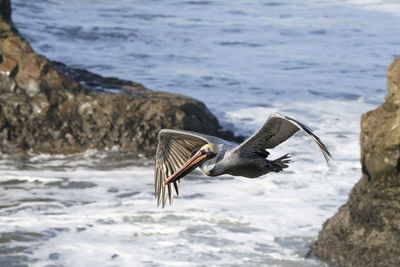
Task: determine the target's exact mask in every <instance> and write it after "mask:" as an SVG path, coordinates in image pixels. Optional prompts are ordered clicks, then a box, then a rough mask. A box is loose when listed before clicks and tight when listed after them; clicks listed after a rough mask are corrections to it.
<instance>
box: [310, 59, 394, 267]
mask: <svg viewBox="0 0 400 267" xmlns="http://www.w3.org/2000/svg"><path fill="white" fill-rule="evenodd" d="M387 78H388V90H389V94H387V95H386V98H385V103H384V104H382V105H381V106H379V107H378V108H377V109H376V110H373V111H369V112H367V113H365V114H363V116H362V120H361V138H360V142H361V164H362V178H361V179H360V181H359V182H358V183H357V184H356V185H355V186H354V188H353V189H352V191H351V193H350V196H349V200H348V201H347V203H346V204H345V205H343V206H342V207H341V208H340V209H339V211H338V212H337V213H336V214H335V215H334V216H333V217H332V218H330V219H329V220H327V221H326V222H325V223H324V225H323V229H322V230H321V232H320V233H319V235H318V240H317V241H316V242H315V243H314V244H313V246H312V251H311V254H312V255H316V256H317V257H320V258H321V259H323V260H325V261H327V262H328V263H330V265H332V266H400V57H398V58H397V59H396V60H395V61H394V62H393V63H392V64H391V65H390V66H389V69H388V72H387Z"/></svg>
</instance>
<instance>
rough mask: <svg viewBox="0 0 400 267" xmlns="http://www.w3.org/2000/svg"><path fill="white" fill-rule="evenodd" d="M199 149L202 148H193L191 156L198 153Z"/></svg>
mask: <svg viewBox="0 0 400 267" xmlns="http://www.w3.org/2000/svg"><path fill="white" fill-rule="evenodd" d="M199 149H200V148H196V149H195V150H193V151H192V153H190V157H189V158H191V157H193V156H194V155H195V154H196V153H197V151H199Z"/></svg>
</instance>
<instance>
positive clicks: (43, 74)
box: [0, 0, 234, 156]
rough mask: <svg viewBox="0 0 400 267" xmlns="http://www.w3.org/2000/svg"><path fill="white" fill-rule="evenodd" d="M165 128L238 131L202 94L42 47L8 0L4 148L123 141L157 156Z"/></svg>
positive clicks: (2, 25)
mask: <svg viewBox="0 0 400 267" xmlns="http://www.w3.org/2000/svg"><path fill="white" fill-rule="evenodd" d="M71 77H72V78H75V79H76V80H74V79H72V78H71ZM104 88H107V89H115V90H116V91H121V92H122V93H108V92H106V91H105V90H103V89H104ZM93 90H96V91H93ZM162 128H179V129H186V130H192V131H198V132H203V133H207V134H211V135H219V136H221V135H222V137H225V138H227V139H234V136H233V134H232V133H230V132H222V131H220V126H219V124H218V121H217V119H216V118H215V116H214V115H213V114H211V112H210V111H209V110H208V109H207V107H206V106H205V105H204V104H203V103H201V102H199V101H197V100H194V99H192V98H189V97H185V96H182V95H177V94H170V93H163V92H154V91H151V90H149V89H147V88H145V87H144V86H142V85H140V84H138V83H135V82H131V81H122V80H119V79H115V78H104V77H101V76H99V75H96V74H93V73H90V72H87V71H84V70H78V69H71V68H68V67H67V66H65V65H63V64H61V63H56V62H51V61H49V60H48V59H46V58H45V57H43V56H41V55H38V54H36V53H35V52H34V51H33V50H32V48H31V47H30V45H29V44H28V42H27V41H25V40H24V39H23V38H22V37H21V36H20V35H19V34H18V32H17V30H16V29H15V28H14V27H13V26H12V25H11V9H10V1H9V0H0V152H2V153H11V154H15V155H18V156H29V155H31V154H32V153H50V154H54V153H57V154H58V153H63V154H65V153H75V152H81V151H84V150H86V149H89V148H95V149H99V150H103V149H109V148H112V147H115V146H117V147H119V149H121V150H123V151H132V152H136V153H142V154H145V155H148V156H151V155H153V153H154V151H155V148H156V137H157V134H158V131H159V130H160V129H162Z"/></svg>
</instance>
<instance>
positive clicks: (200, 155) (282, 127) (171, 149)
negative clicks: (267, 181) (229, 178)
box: [154, 113, 332, 207]
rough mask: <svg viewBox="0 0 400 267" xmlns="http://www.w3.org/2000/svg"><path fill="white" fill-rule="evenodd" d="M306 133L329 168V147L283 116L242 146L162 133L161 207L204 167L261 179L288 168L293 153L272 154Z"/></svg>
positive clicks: (271, 119)
mask: <svg viewBox="0 0 400 267" xmlns="http://www.w3.org/2000/svg"><path fill="white" fill-rule="evenodd" d="M299 130H301V131H303V132H305V133H306V134H307V135H308V136H309V137H310V138H311V139H312V140H313V141H314V143H315V144H317V145H318V147H319V149H320V150H321V152H322V155H323V156H324V158H325V160H326V162H327V164H328V166H329V165H330V159H331V158H332V156H331V154H330V152H329V151H328V148H327V147H326V146H325V145H324V144H323V143H322V141H321V140H320V139H319V138H318V137H317V136H316V135H315V134H314V133H313V132H312V131H311V130H310V128H308V127H307V126H306V125H304V124H302V123H300V122H298V121H296V120H294V119H292V118H290V117H288V116H285V115H283V114H280V113H272V114H271V115H270V116H269V118H268V120H267V121H266V122H265V123H264V125H263V126H262V127H261V128H260V129H259V130H258V131H257V132H256V133H254V134H253V135H252V136H250V137H249V138H248V139H247V140H245V141H244V142H243V143H241V144H236V143H232V142H229V141H226V140H224V139H221V138H219V137H215V136H210V135H205V134H200V133H195V132H190V131H184V130H170V129H163V130H161V131H160V132H159V134H158V146H157V152H156V169H155V177H154V184H155V195H156V198H157V205H158V206H159V205H160V204H161V203H162V207H164V206H165V204H166V202H167V192H166V190H168V198H169V203H170V204H171V203H172V199H173V192H172V185H173V186H174V188H175V191H176V194H177V195H179V182H180V179H181V178H183V177H184V176H185V175H187V174H188V173H190V172H191V171H193V170H194V169H195V168H197V167H200V169H201V170H202V172H203V173H204V174H205V175H208V176H219V175H223V174H230V175H233V176H243V177H246V178H257V177H260V176H262V175H265V174H267V173H269V172H271V171H273V172H280V171H282V170H283V169H285V168H287V167H288V164H289V162H290V156H289V154H286V155H283V156H282V157H280V158H278V159H275V160H268V159H267V157H268V155H269V152H268V151H267V149H272V148H274V147H276V146H278V145H279V144H281V143H282V142H284V141H286V140H287V139H288V138H290V137H291V136H292V135H293V134H295V133H296V132H297V131H299Z"/></svg>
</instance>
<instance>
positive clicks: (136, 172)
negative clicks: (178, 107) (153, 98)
mask: <svg viewBox="0 0 400 267" xmlns="http://www.w3.org/2000/svg"><path fill="white" fill-rule="evenodd" d="M12 11H13V13H12V18H13V21H14V23H15V25H16V27H17V28H18V29H19V31H20V33H21V34H22V36H23V37H24V38H26V39H27V40H28V41H29V42H30V44H31V45H32V47H33V49H34V50H35V51H36V52H37V53H39V54H43V55H45V56H46V57H48V58H49V59H51V60H54V61H59V62H63V63H65V64H67V65H68V66H71V67H74V68H81V69H86V70H89V71H91V72H94V73H97V74H100V75H103V76H107V77H117V78H121V79H128V80H133V81H136V82H139V83H142V84H143V85H145V86H146V87H148V88H150V89H152V90H156V91H166V92H172V93H179V94H184V95H187V96H191V97H193V98H196V99H199V100H201V101H203V102H204V103H205V104H206V105H207V107H208V108H209V109H210V110H211V111H212V112H213V113H214V114H215V115H216V116H217V118H218V119H219V121H220V123H221V125H222V126H223V127H224V128H225V129H229V130H232V131H234V132H235V133H236V134H238V135H243V136H246V137H248V136H250V135H251V134H252V133H254V132H255V131H256V130H257V129H258V128H259V127H260V126H261V125H262V124H263V123H264V122H265V121H266V119H267V118H268V116H269V114H270V113H272V112H280V113H283V114H286V115H288V116H291V117H293V118H295V119H297V120H299V121H301V122H303V123H304V124H306V125H308V126H309V127H310V128H311V129H312V130H313V131H314V132H315V134H317V135H318V136H319V137H320V138H321V139H322V141H323V142H324V143H325V144H326V145H327V146H328V147H329V149H330V151H331V153H332V155H333V158H334V162H333V165H332V166H331V167H328V166H327V165H326V163H325V161H324V158H323V156H322V154H321V153H320V151H319V150H318V148H317V146H316V145H314V144H313V143H312V141H311V140H310V138H308V137H307V136H305V135H304V134H301V133H297V134H296V135H294V136H293V137H292V138H291V139H289V140H288V141H286V142H285V143H283V144H282V145H280V146H279V147H277V148H276V149H274V150H271V151H270V152H271V155H270V158H272V159H273V158H277V157H279V156H282V155H283V154H285V153H290V154H291V155H292V162H291V164H290V167H289V168H288V169H286V170H284V171H283V172H280V173H270V174H267V175H265V176H262V177H260V178H258V179H245V178H242V177H232V176H229V175H223V176H221V177H212V178H210V177H207V176H205V175H203V174H202V173H201V172H200V171H195V172H193V173H192V174H191V175H188V176H187V177H185V178H184V179H183V180H182V182H181V194H180V196H179V197H176V198H174V201H173V204H172V205H171V206H170V205H167V206H166V207H165V208H164V209H162V208H161V207H157V205H156V200H155V198H154V185H153V175H154V159H152V158H145V157H143V156H139V157H138V156H135V155H131V154H130V153H122V152H120V151H118V148H114V149H110V150H109V151H103V152H101V151H96V150H89V151H86V152H84V153H80V154H74V155H68V156H65V155H45V154H40V155H35V156H33V157H32V158H30V159H29V160H16V159H14V158H13V157H11V156H8V155H0V266H48V267H49V266H73V267H75V266H76V267H79V266H82V267H84V266H85V267H86V266H207V267H210V266H246V267H247V266H285V267H294V266H296V267H297V266H304V267H310V266H325V265H324V263H323V262H321V261H320V260H318V259H316V258H312V257H311V258H310V257H307V254H308V252H309V249H310V246H311V244H312V243H313V242H314V241H315V240H316V238H317V235H318V232H319V231H320V230H321V228H322V224H323V223H324V222H325V221H326V220H327V219H328V218H330V217H331V216H333V215H334V214H335V212H336V211H337V210H338V208H339V207H340V206H341V205H343V204H344V203H345V202H346V201H347V199H348V195H349V193H350V191H351V188H352V187H353V186H354V184H355V183H356V182H357V181H358V180H359V179H360V177H361V165H360V145H359V135H360V119H361V115H362V114H363V113H364V112H367V111H369V110H373V109H375V108H376V107H378V106H379V105H380V104H381V103H383V101H384V96H385V94H386V93H387V89H386V83H387V81H386V70H387V67H388V65H389V64H390V63H391V62H392V61H393V60H394V59H395V58H396V56H398V55H399V53H400V35H399V32H400V17H399V14H400V2H399V1H397V0H332V1H323V0H264V1H262V0H260V1H252V0H242V1H227V0H219V1H211V0H171V1H161V0H143V1H134V0H113V1H111V0H70V1H61V0H37V1H26V0H12ZM106 90H108V89H107V88H106ZM108 91H110V92H111V93H118V92H115V91H113V90H112V89H109V90H108Z"/></svg>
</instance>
